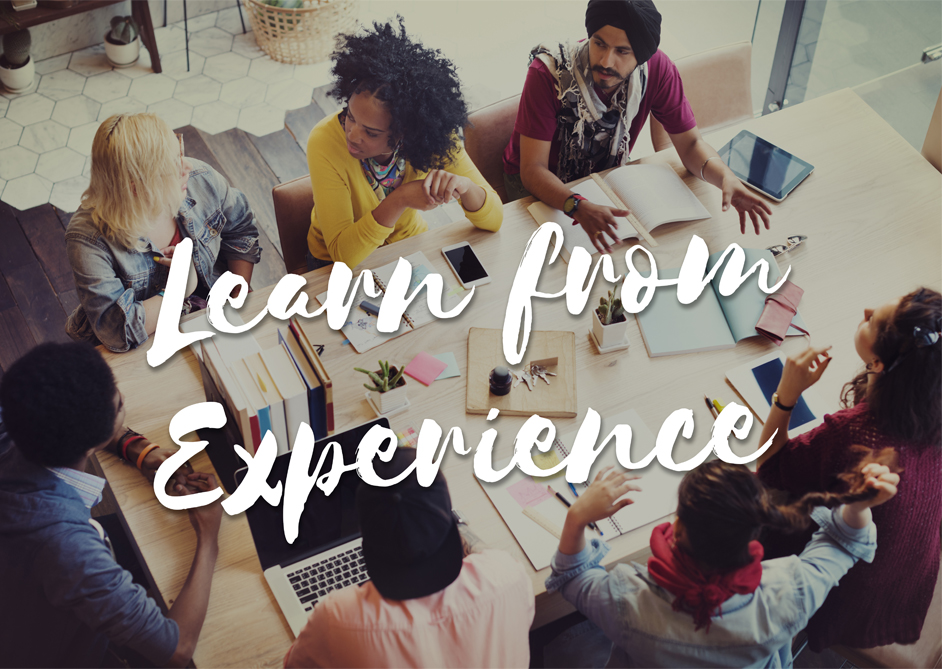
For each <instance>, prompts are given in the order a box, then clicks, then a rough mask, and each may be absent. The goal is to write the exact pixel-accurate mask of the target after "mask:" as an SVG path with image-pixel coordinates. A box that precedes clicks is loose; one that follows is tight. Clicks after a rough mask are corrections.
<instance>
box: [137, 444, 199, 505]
mask: <svg viewBox="0 0 942 669" xmlns="http://www.w3.org/2000/svg"><path fill="white" fill-rule="evenodd" d="M173 454H174V451H170V450H168V449H166V448H155V449H154V450H152V451H151V452H149V453H148V454H147V455H146V456H144V462H142V463H141V473H142V474H143V475H144V477H145V478H146V479H147V480H148V481H150V482H151V483H153V482H154V478H155V477H156V476H157V470H158V469H160V465H162V464H163V463H164V461H165V460H167V459H168V458H170V456H171V455H173ZM192 473H193V468H192V467H191V466H190V463H186V464H184V465H183V466H182V467H180V469H178V470H177V471H175V472H174V473H173V474H172V475H171V476H170V481H168V482H167V493H168V494H170V495H178V494H180V493H178V492H177V491H176V488H177V485H183V486H186V485H187V484H188V482H187V475H189V474H192ZM190 492H196V490H195V489H193V490H191V491H190Z"/></svg>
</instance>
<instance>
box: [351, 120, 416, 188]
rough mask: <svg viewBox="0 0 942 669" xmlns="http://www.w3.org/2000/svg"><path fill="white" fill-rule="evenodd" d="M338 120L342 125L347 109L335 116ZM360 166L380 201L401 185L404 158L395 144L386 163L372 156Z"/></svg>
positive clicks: (404, 168)
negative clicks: (382, 163) (381, 163)
mask: <svg viewBox="0 0 942 669" xmlns="http://www.w3.org/2000/svg"><path fill="white" fill-rule="evenodd" d="M337 120H338V121H340V127H341V128H342V127H344V122H345V121H346V120H347V110H346V109H344V110H343V111H342V112H340V115H339V116H337ZM360 167H362V168H363V174H364V175H365V176H366V181H367V183H368V184H369V185H370V188H372V189H373V192H374V193H376V197H377V198H378V199H379V201H380V202H382V201H383V200H385V199H386V196H387V195H389V194H390V193H392V192H393V191H394V190H396V189H397V188H398V187H399V186H401V185H402V175H403V173H404V172H405V170H406V159H405V158H400V157H399V145H398V144H397V145H396V148H395V150H394V151H393V155H392V158H390V160H389V163H388V164H386V165H380V164H379V163H378V162H376V161H375V160H373V159H372V158H366V159H365V160H361V161H360Z"/></svg>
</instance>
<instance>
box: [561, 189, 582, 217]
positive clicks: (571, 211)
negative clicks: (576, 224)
mask: <svg viewBox="0 0 942 669" xmlns="http://www.w3.org/2000/svg"><path fill="white" fill-rule="evenodd" d="M583 200H585V198H584V197H582V196H581V195H576V194H575V193H573V194H572V195H570V196H569V197H568V198H566V202H565V203H564V204H563V213H564V214H566V216H568V217H569V218H575V216H576V212H577V211H579V203H580V202H582V201H583Z"/></svg>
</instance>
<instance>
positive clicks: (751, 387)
mask: <svg viewBox="0 0 942 669" xmlns="http://www.w3.org/2000/svg"><path fill="white" fill-rule="evenodd" d="M784 369H785V357H784V356H783V355H782V354H781V352H779V351H775V352H774V353H769V354H768V355H764V356H762V357H761V358H756V359H755V360H752V361H750V362H747V363H746V364H744V365H740V366H739V367H735V368H733V369H731V370H729V371H728V372H726V380H727V381H729V383H730V384H731V385H732V386H733V388H735V389H736V392H738V393H739V395H740V396H741V397H742V398H743V401H745V402H746V404H747V405H748V406H749V408H750V409H752V413H754V414H755V415H756V417H757V418H758V419H759V421H760V422H761V423H763V424H764V423H765V419H766V418H767V417H768V415H769V411H771V409H772V393H774V392H775V391H776V389H777V388H778V382H779V381H780V380H781V378H782V371H783V370H784ZM836 409H837V407H833V408H829V407H828V405H827V404H826V403H825V402H823V401H822V400H821V396H820V394H819V393H818V392H817V388H815V387H814V386H812V387H811V388H808V390H806V391H805V392H803V393H802V394H801V399H799V400H798V404H796V405H795V408H794V409H793V410H792V415H791V418H789V421H788V432H789V435H790V436H795V435H797V434H801V433H803V432H807V431H808V430H812V429H814V428H816V427H817V426H818V425H820V424H821V423H823V422H824V414H825V413H827V412H828V411H833V410H836Z"/></svg>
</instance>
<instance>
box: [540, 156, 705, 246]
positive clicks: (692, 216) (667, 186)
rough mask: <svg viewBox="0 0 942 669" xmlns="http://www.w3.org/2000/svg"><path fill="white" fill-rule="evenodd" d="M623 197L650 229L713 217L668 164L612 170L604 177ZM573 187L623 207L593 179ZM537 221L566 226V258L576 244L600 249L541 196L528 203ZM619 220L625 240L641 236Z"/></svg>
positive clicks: (600, 201) (608, 204) (599, 201)
mask: <svg viewBox="0 0 942 669" xmlns="http://www.w3.org/2000/svg"><path fill="white" fill-rule="evenodd" d="M602 180H603V181H605V182H606V183H607V184H608V185H609V186H611V188H612V190H613V191H615V193H616V194H617V195H618V197H620V198H621V200H622V202H624V203H625V204H626V205H627V206H628V208H629V209H631V211H632V212H633V213H634V215H635V216H636V217H637V218H638V220H639V221H640V222H641V224H642V225H644V227H645V228H646V229H647V230H648V232H650V231H651V230H653V229H654V228H656V227H658V226H660V225H664V224H665V223H676V222H678V221H696V220H700V219H704V218H710V212H708V211H707V210H706V208H705V207H704V206H703V205H702V204H700V200H698V199H697V196H696V195H694V194H693V191H691V190H690V188H688V187H687V184H685V183H684V182H683V180H682V179H681V178H680V177H679V176H677V173H676V172H674V170H673V169H671V168H670V167H668V166H667V165H625V166H624V167H619V168H618V169H615V170H612V171H611V172H609V173H608V174H607V175H605V176H604V177H603V179H602ZM569 189H570V190H571V191H572V192H573V193H576V194H578V195H582V196H583V197H585V198H587V199H588V200H590V201H591V202H594V203H595V204H600V205H604V206H606V207H614V208H615V209H620V207H617V206H616V205H615V203H614V202H612V200H611V199H610V198H609V197H608V195H606V194H605V193H604V192H603V191H602V189H601V188H599V185H598V184H597V183H595V181H593V180H592V179H586V180H585V181H583V182H581V183H578V184H573V185H569ZM527 211H529V212H530V215H531V216H533V218H534V219H535V220H536V223H537V225H543V223H546V222H547V221H554V222H555V223H558V224H559V225H560V226H562V228H563V234H564V241H563V245H564V247H565V248H564V250H563V251H562V252H561V253H562V255H563V258H564V259H565V260H566V262H568V261H569V254H570V253H572V250H573V249H574V248H575V247H576V246H581V247H582V248H584V249H586V250H587V251H588V252H589V253H596V250H595V246H593V244H592V240H591V239H589V235H587V234H586V232H585V230H583V228H582V226H581V225H573V224H572V219H571V218H569V217H568V216H566V214H564V213H563V212H561V211H560V210H559V209H554V208H553V207H551V206H549V205H548V204H546V203H544V202H540V201H539V200H538V201H536V202H534V203H533V204H531V205H530V206H529V207H527ZM616 220H617V221H618V237H619V238H620V239H622V240H625V239H632V238H637V237H638V233H637V232H636V231H635V229H634V228H633V227H632V225H631V224H630V223H629V222H628V221H627V220H626V219H624V218H619V219H616Z"/></svg>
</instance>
